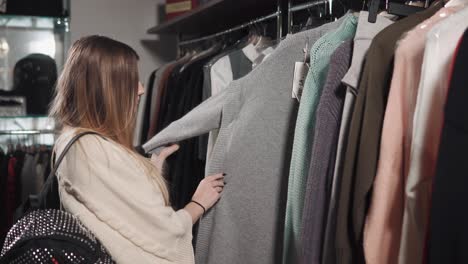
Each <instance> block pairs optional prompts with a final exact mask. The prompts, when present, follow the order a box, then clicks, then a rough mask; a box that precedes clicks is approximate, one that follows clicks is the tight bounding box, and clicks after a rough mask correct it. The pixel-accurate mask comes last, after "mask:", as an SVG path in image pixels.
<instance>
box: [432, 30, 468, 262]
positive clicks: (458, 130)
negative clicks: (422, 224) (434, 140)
mask: <svg viewBox="0 0 468 264" xmlns="http://www.w3.org/2000/svg"><path fill="white" fill-rule="evenodd" d="M467 70H468V31H465V33H464V35H463V37H462V39H461V41H460V44H459V46H458V50H457V52H456V53H455V61H454V63H453V66H452V76H451V81H450V85H449V91H448V94H447V102H446V105H445V116H444V125H443V128H442V136H441V141H440V146H439V154H438V158H437V169H436V175H435V179H434V182H433V193H432V204H431V213H430V223H429V238H428V243H427V249H428V252H427V255H426V259H427V263H430V264H438V263H440V264H442V263H444V264H445V263H450V264H458V263H468V250H467V249H468V210H467V205H468V192H467V190H468V177H467V175H468V162H467V157H468V108H467V102H468V89H467V84H468V74H467Z"/></svg>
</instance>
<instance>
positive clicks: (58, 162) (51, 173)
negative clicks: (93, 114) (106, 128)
mask: <svg viewBox="0 0 468 264" xmlns="http://www.w3.org/2000/svg"><path fill="white" fill-rule="evenodd" d="M86 135H100V134H99V133H97V132H94V131H86V132H82V133H79V134H77V135H75V136H74V137H73V138H72V139H71V140H70V141H69V142H68V143H67V145H66V146H65V148H64V149H63V151H62V153H60V156H59V157H58V159H57V161H56V162H55V164H54V166H53V168H52V170H51V171H50V174H49V177H48V178H47V181H49V179H50V178H51V176H55V174H56V173H57V170H58V168H59V166H60V163H62V160H63V159H64V158H65V155H66V154H67V152H68V151H69V150H70V148H71V147H72V146H73V144H74V143H75V142H76V141H78V139H80V138H81V137H83V136H86Z"/></svg>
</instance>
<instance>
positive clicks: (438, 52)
mask: <svg viewBox="0 0 468 264" xmlns="http://www.w3.org/2000/svg"><path fill="white" fill-rule="evenodd" d="M467 27H468V9H466V8H464V9H463V10H461V11H458V12H456V13H455V14H453V15H451V16H450V17H448V18H446V19H445V20H444V21H441V22H440V23H438V24H437V25H435V26H434V27H433V28H432V30H431V31H430V32H429V33H428V34H427V36H426V49H425V52H424V61H423V65H422V69H423V70H422V71H423V73H422V76H421V81H420V83H419V89H418V99H417V103H416V109H415V116H414V120H413V127H414V129H413V141H412V144H411V159H410V164H409V172H408V180H407V183H406V187H405V195H406V197H405V198H406V199H405V211H404V219H403V230H402V237H401V247H400V255H399V262H400V263H403V264H410V263H418V262H421V261H422V259H423V250H424V241H425V239H426V232H427V228H428V221H429V210H430V203H431V191H432V181H433V178H434V176H435V170H436V160H437V153H438V149H439V142H440V135H441V131H442V125H443V116H444V105H445V100H446V98H447V90H448V85H449V80H448V76H449V71H450V63H451V62H452V58H453V54H454V52H455V49H456V45H457V43H458V41H454V40H459V39H460V38H461V37H462V36H463V32H464V31H465V29H466V28H467Z"/></svg>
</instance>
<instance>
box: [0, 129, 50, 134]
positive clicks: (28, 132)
mask: <svg viewBox="0 0 468 264" xmlns="http://www.w3.org/2000/svg"><path fill="white" fill-rule="evenodd" d="M57 133H58V132H57V131H56V130H34V129H33V130H0V135H41V134H57Z"/></svg>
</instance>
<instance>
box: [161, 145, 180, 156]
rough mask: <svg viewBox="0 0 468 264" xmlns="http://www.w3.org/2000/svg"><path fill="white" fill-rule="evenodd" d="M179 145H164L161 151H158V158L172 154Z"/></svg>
mask: <svg viewBox="0 0 468 264" xmlns="http://www.w3.org/2000/svg"><path fill="white" fill-rule="evenodd" d="M179 148H180V146H179V145H177V144H174V145H171V146H169V147H165V148H164V149H163V150H161V153H159V155H158V157H159V158H160V159H163V160H165V159H166V158H167V157H169V156H170V155H172V154H173V153H174V152H176V151H177V150H179Z"/></svg>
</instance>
